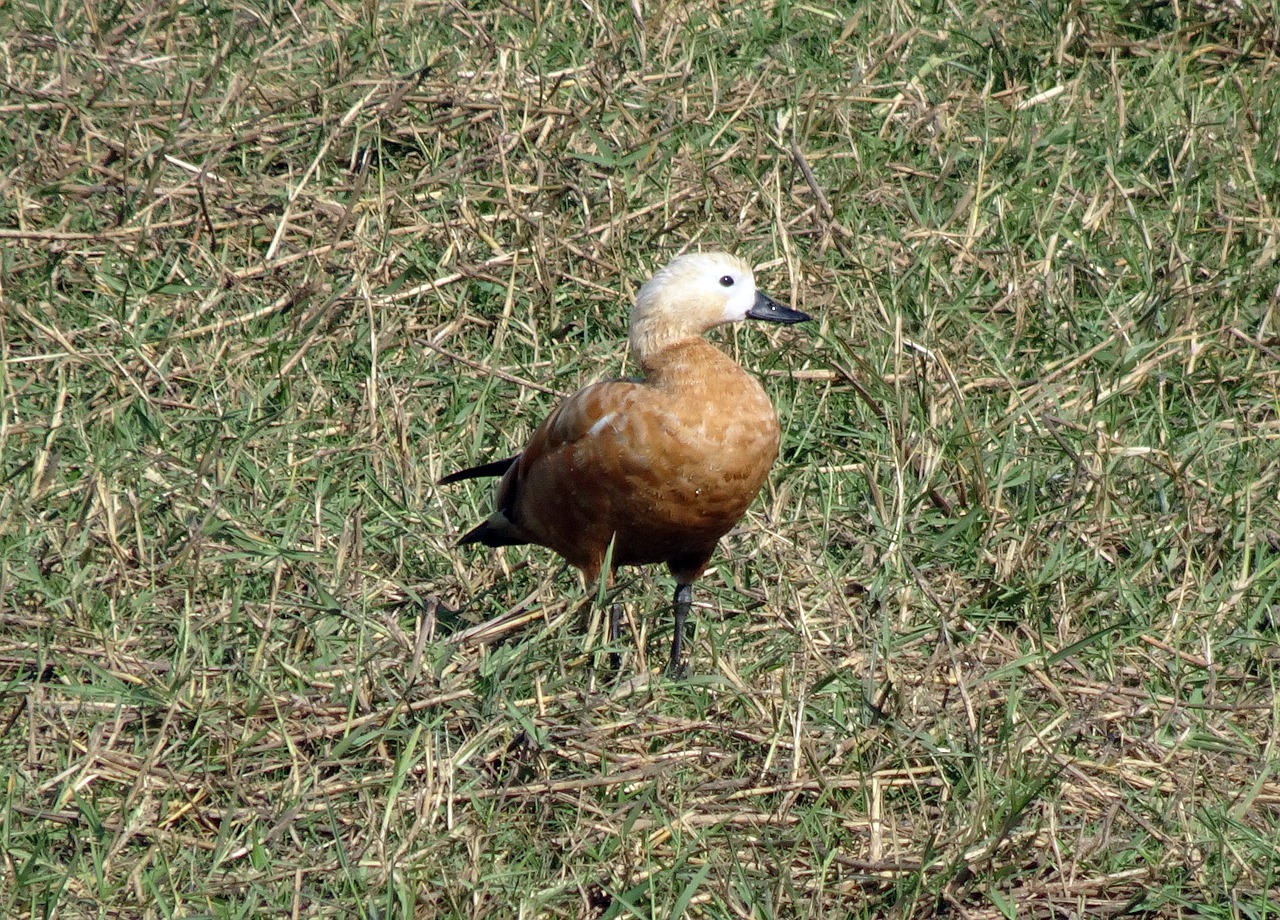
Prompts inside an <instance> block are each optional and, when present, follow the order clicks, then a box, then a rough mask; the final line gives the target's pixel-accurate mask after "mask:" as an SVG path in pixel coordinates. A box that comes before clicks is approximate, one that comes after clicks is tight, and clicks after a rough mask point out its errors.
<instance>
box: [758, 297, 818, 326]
mask: <svg viewBox="0 0 1280 920" xmlns="http://www.w3.org/2000/svg"><path fill="white" fill-rule="evenodd" d="M747 318H748V319H762V320H764V321H765V322H766V323H785V324H786V325H788V326H790V325H791V324H792V323H803V322H804V321H805V320H807V319H808V318H809V314H808V313H801V312H800V311H799V310H793V309H791V308H790V307H784V306H783V305H782V304H780V303H778V302H777V301H776V300H774V299H773V298H772V297H770V296H769V295H768V294H761V293H760V292H759V291H756V302H755V303H754V304H752V306H751V309H750V310H748V311H747Z"/></svg>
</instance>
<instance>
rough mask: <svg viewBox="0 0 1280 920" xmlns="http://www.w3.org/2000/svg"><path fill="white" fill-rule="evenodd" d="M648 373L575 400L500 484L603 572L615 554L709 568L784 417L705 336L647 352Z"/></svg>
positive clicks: (570, 550) (685, 568) (549, 542)
mask: <svg viewBox="0 0 1280 920" xmlns="http://www.w3.org/2000/svg"><path fill="white" fill-rule="evenodd" d="M644 370H645V372H646V376H645V379H644V381H643V382H632V381H611V382H608V383H599V384H595V385H594V386H590V387H587V388H586V389H584V390H581V391H580V392H578V393H576V394H575V395H573V396H571V397H570V398H569V399H567V400H565V401H564V402H563V403H562V404H561V405H560V406H558V407H557V408H556V410H555V411H554V412H553V413H552V414H551V415H550V416H549V417H548V418H547V420H546V421H545V422H543V423H542V425H540V426H539V427H538V429H537V431H535V432H534V435H533V437H532V439H531V440H530V443H529V446H528V448H526V450H525V451H524V453H523V454H522V455H521V457H520V459H519V461H518V462H517V463H516V464H515V465H513V466H512V468H511V469H510V470H509V471H508V472H507V474H506V476H505V477H504V479H503V481H502V484H501V486H500V488H499V505H500V507H503V508H509V511H508V517H509V518H510V519H511V521H512V523H514V524H515V526H516V527H517V528H518V529H519V530H520V531H521V532H522V533H523V534H524V535H525V536H527V538H528V539H529V541H530V542H533V543H539V544H541V545H543V546H547V547H550V548H551V549H553V550H555V551H556V552H558V553H559V554H560V555H562V556H564V557H565V559H567V560H568V561H569V562H570V563H572V564H573V565H575V566H577V567H578V568H580V569H582V570H583V572H584V573H585V574H586V575H587V577H588V578H589V579H594V578H595V577H597V576H598V574H599V572H600V568H601V566H602V564H603V561H604V557H605V553H606V551H607V548H608V546H609V542H610V540H611V539H614V535H615V534H616V542H615V543H614V549H613V564H614V565H615V566H618V565H644V564H649V563H656V562H665V563H667V564H668V565H669V566H670V568H671V570H672V572H673V574H674V575H675V576H676V578H677V580H678V581H681V582H688V581H692V580H693V579H694V578H696V577H697V576H698V575H700V574H701V573H702V569H703V568H704V567H705V566H706V563H707V561H708V560H709V559H710V556H711V553H712V552H713V550H714V549H715V545H716V542H717V541H718V540H719V539H720V537H722V536H724V534H725V533H726V532H728V530H729V529H730V528H731V527H733V525H734V524H735V523H736V522H737V521H738V519H739V518H740V517H741V516H742V514H743V512H744V511H746V509H747V506H748V505H750V504H751V501H752V500H753V499H754V498H755V496H756V493H757V492H759V490H760V486H761V485H762V484H763V483H764V480H765V477H766V476H767V475H768V472H769V469H770V467H771V466H772V465H773V461H774V459H775V458H776V457H777V454H778V420H777V416H776V414H775V413H774V409H773V405H772V404H771V403H770V402H769V399H768V397H767V396H766V395H765V392H764V390H763V389H762V388H761V386H760V384H759V383H758V382H756V380H755V379H754V378H753V377H751V376H750V375H749V374H747V373H746V372H745V371H743V370H742V368H740V367H739V366H738V365H737V364H735V363H734V362H733V361H732V360H730V359H729V358H728V357H727V356H726V355H725V354H724V353H723V352H721V351H720V350H719V349H717V348H715V347H714V346H712V345H710V344H709V343H707V342H704V341H702V340H701V339H693V340H688V341H684V342H680V343H677V344H675V345H672V346H670V347H668V348H665V349H663V350H662V351H661V352H659V353H658V354H657V355H656V356H653V357H652V358H650V360H649V361H648V363H647V365H646V366H645V368H644Z"/></svg>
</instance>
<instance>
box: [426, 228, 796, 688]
mask: <svg viewBox="0 0 1280 920" xmlns="http://www.w3.org/2000/svg"><path fill="white" fill-rule="evenodd" d="M749 319H750V320H759V321H763V322H767V323H781V324H784V325H790V324H793V323H801V322H805V321H806V320H809V319H810V316H809V315H808V314H806V313H803V312H801V311H799V310H795V309H792V308H791V307H787V306H784V305H783V304H781V303H779V302H778V301H776V300H774V299H773V298H771V297H769V296H768V295H767V294H765V293H763V292H762V291H759V290H757V289H756V283H755V276H754V274H753V273H752V270H751V266H750V265H748V264H747V263H746V262H744V261H743V260H741V259H740V258H738V257H736V256H734V255H730V254H728V253H723V252H710V253H697V252H695V253H685V254H682V255H678V256H676V257H675V258H674V259H672V260H671V261H670V262H669V263H667V265H666V266H664V267H663V268H662V269H660V270H659V271H658V272H657V273H655V274H654V275H653V277H652V278H650V279H649V280H648V281H646V282H645V283H644V284H643V285H642V286H641V288H640V290H639V291H638V292H637V294H636V298H635V303H634V306H633V307H632V310H631V318H630V331H629V336H628V340H629V344H630V349H631V354H632V356H633V357H634V359H635V362H636V364H638V366H639V370H640V375H639V376H638V377H634V378H627V379H620V380H608V381H603V382H600V383H595V384H592V385H590V386H587V387H585V388H584V389H581V390H579V391H578V392H576V393H574V394H573V395H572V396H569V397H567V398H566V399H564V400H563V401H562V402H560V404H559V405H557V406H556V407H555V408H554V409H553V410H552V412H551V414H550V415H548V416H547V417H546V419H545V420H544V421H543V422H542V424H540V425H539V426H538V427H537V428H536V429H535V430H534V432H533V435H532V436H531V437H530V438H529V441H528V444H527V445H526V447H525V448H524V450H522V451H521V452H520V453H518V454H516V455H514V456H511V457H506V458H505V459H502V460H497V461H493V462H489V463H483V464H480V465H479V466H473V467H470V468H468V469H463V470H459V471H457V472H455V473H451V474H449V475H448V476H445V477H444V478H443V479H441V480H440V481H439V484H440V485H448V484H450V483H455V482H460V481H462V480H467V479H476V478H482V477H501V478H500V480H499V482H498V484H497V489H496V500H495V503H494V507H495V510H494V511H493V513H492V514H490V515H489V517H487V518H486V519H485V520H484V521H482V522H481V523H480V524H479V525H477V526H476V527H474V528H472V529H471V530H469V531H468V532H467V533H466V534H464V535H463V536H462V538H461V539H460V540H459V541H458V545H459V546H466V545H470V544H480V545H483V546H486V547H500V546H518V545H523V544H536V545H538V546H543V547H546V548H548V549H551V550H553V551H554V552H556V553H557V554H559V555H560V556H561V557H562V558H563V559H565V560H566V561H567V562H568V563H569V564H570V565H572V566H574V567H575V568H577V569H578V570H579V571H580V572H581V573H582V575H583V577H584V578H585V579H586V581H587V582H588V584H591V583H595V582H597V581H598V579H599V578H600V576H601V573H602V570H603V569H605V568H606V567H607V568H608V571H607V572H605V573H604V574H605V577H606V578H607V583H606V584H607V586H608V587H612V586H613V583H614V579H615V576H616V573H617V570H618V569H619V568H621V567H623V566H645V565H656V564H665V565H666V567H667V569H668V570H669V571H670V573H671V576H672V577H673V578H674V579H675V584H676V587H675V595H674V598H673V600H672V616H673V619H674V634H673V637H672V640H671V655H670V659H669V661H668V664H667V668H666V671H667V674H668V675H669V676H671V677H679V676H682V675H683V674H685V673H686V671H685V668H684V666H683V664H682V656H683V651H684V642H685V624H686V621H687V620H688V616H689V611H690V608H691V607H692V605H693V584H694V582H695V581H696V580H697V579H698V578H699V577H700V576H701V575H702V574H703V572H704V571H705V570H706V568H707V566H708V564H709V563H710V561H711V558H712V556H713V555H714V553H715V551H716V548H717V546H718V544H719V542H720V539H721V537H723V536H724V535H725V534H726V533H728V532H729V530H730V529H732V528H733V527H734V525H736V524H737V523H738V521H739V520H740V519H741V518H742V516H743V514H744V513H745V512H746V510H747V508H748V506H750V504H751V502H752V501H753V500H754V499H755V497H756V495H757V493H759V491H760V489H761V487H762V486H763V485H764V483H765V480H766V478H767V477H768V474H769V471H770V469H771V468H772V467H773V464H774V461H775V460H776V459H777V456H778V448H779V442H780V435H781V433H780V428H779V425H778V416H777V413H776V411H775V410H774V407H773V403H772V402H771V401H770V399H769V397H768V395H767V394H766V393H765V390H764V388H763V387H762V386H761V385H760V382H759V381H758V380H756V378H755V377H753V376H751V375H750V374H748V373H747V372H746V371H745V370H743V368H742V367H741V366H739V365H738V363H737V362H735V361H734V360H733V359H732V358H730V357H729V356H728V355H727V354H725V352H723V351H722V350H720V349H719V348H717V347H716V346H715V345H713V344H711V343H710V342H708V341H707V340H706V339H704V338H703V335H704V334H705V333H707V332H708V331H710V330H711V329H713V328H715V327H717V326H721V325H724V324H727V323H737V322H742V321H744V320H749ZM621 613H622V611H621V607H620V605H618V604H616V603H615V604H614V605H613V607H612V609H611V617H610V640H611V641H612V640H615V639H616V638H617V634H618V630H619V623H620V620H621ZM615 662H616V658H615Z"/></svg>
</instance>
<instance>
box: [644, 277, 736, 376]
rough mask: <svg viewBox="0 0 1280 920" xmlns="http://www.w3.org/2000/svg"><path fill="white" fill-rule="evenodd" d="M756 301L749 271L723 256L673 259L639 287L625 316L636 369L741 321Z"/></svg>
mask: <svg viewBox="0 0 1280 920" xmlns="http://www.w3.org/2000/svg"><path fill="white" fill-rule="evenodd" d="M755 301H756V281H755V276H754V275H752V273H751V266H750V265H748V264H747V263H746V262H743V261H742V260H741V259H739V258H737V257H736V256H731V255H729V254H728V253H724V252H695V253H688V254H686V255H682V256H676V258H674V259H672V260H671V261H670V262H668V263H667V264H666V266H665V267H664V268H662V269H661V270H659V271H658V273H657V274H656V275H654V276H653V277H652V278H650V279H649V280H648V281H646V282H645V284H644V286H643V287H641V288H640V293H639V294H637V295H636V304H635V307H634V308H633V309H632V310H631V350H632V351H633V352H634V353H635V355H636V357H637V358H638V359H639V361H640V363H641V364H643V363H644V362H645V359H646V358H647V357H648V356H650V355H653V354H656V353H657V352H658V351H660V350H662V349H663V348H665V347H667V346H668V345H672V344H675V343H676V342H679V341H683V340H684V339H691V338H696V337H698V336H700V335H702V334H703V333H704V332H706V331H707V330H708V329H711V328H713V327H715V326H719V325H720V324H722V323H736V322H740V321H741V320H744V319H746V318H747V312H748V311H749V310H751V308H752V306H753V305H754V304H755Z"/></svg>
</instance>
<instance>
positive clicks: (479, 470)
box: [436, 454, 520, 543]
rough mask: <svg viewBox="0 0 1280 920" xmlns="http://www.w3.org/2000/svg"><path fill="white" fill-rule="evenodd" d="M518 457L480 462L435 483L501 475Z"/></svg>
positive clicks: (443, 483) (445, 484)
mask: <svg viewBox="0 0 1280 920" xmlns="http://www.w3.org/2000/svg"><path fill="white" fill-rule="evenodd" d="M519 459H520V455H519V454H516V455H515V456H514V457H508V458H507V459H505V460H494V461H493V462H492V463H482V464H480V465H479V466H472V467H468V468H467V469H465V470H458V472H456V473H450V474H449V475H448V476H446V477H444V478H443V479H441V480H440V481H439V482H437V483H436V485H438V486H447V485H448V484H449V483H451V482H461V481H462V480H464V479H481V478H483V477H485V476H501V475H502V474H503V473H505V472H506V471H507V470H508V469H510V468H511V464H513V463H515V462H516V461H517V460H519ZM481 526H483V525H481ZM477 529H478V528H477ZM472 533H475V531H472ZM468 536H470V534H468ZM468 542H472V543H474V542H475V541H474V540H472V541H468Z"/></svg>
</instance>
